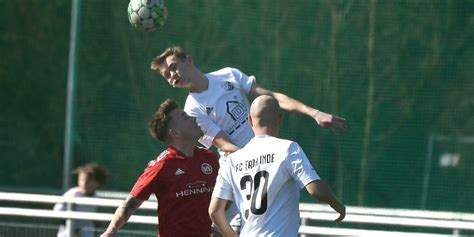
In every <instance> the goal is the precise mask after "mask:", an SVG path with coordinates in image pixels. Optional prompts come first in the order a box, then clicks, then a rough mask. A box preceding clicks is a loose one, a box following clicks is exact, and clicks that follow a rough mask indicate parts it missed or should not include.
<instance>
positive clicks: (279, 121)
mask: <svg viewBox="0 0 474 237" xmlns="http://www.w3.org/2000/svg"><path fill="white" fill-rule="evenodd" d="M277 119H278V121H277V122H278V125H280V124H281V123H283V114H282V113H280V114H279V115H278V118H277Z"/></svg>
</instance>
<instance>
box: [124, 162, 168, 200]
mask: <svg viewBox="0 0 474 237" xmlns="http://www.w3.org/2000/svg"><path fill="white" fill-rule="evenodd" d="M163 165H164V162H156V161H154V160H152V161H150V163H148V166H147V167H146V169H145V170H144V171H143V173H142V174H141V175H140V177H139V178H138V180H137V182H136V183H135V185H134V186H133V188H132V191H130V195H132V196H134V197H136V198H139V199H141V200H148V198H149V197H150V195H151V194H152V193H156V192H158V191H159V190H160V182H159V181H160V175H159V174H160V170H161V169H162V168H163Z"/></svg>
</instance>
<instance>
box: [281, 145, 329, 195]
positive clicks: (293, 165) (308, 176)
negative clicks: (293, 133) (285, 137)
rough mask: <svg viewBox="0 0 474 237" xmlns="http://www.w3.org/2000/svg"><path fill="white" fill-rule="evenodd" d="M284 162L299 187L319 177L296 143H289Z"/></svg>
mask: <svg viewBox="0 0 474 237" xmlns="http://www.w3.org/2000/svg"><path fill="white" fill-rule="evenodd" d="M286 162H287V164H286V168H287V171H288V172H289V173H290V175H291V176H292V177H293V179H295V180H297V181H298V182H299V184H300V188H303V187H304V186H306V185H307V184H309V183H310V182H312V181H315V180H319V179H321V178H320V177H319V175H318V174H317V173H316V170H315V169H314V168H313V166H312V165H311V163H310V162H309V160H308V157H307V156H306V154H305V153H304V151H303V149H301V147H300V146H299V145H298V143H295V142H293V143H291V145H290V147H289V149H288V158H287V160H286Z"/></svg>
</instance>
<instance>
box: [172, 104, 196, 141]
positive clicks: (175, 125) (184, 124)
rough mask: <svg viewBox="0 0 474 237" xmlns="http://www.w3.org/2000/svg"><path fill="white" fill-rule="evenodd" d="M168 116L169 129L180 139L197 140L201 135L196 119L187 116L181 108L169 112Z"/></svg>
mask: <svg viewBox="0 0 474 237" xmlns="http://www.w3.org/2000/svg"><path fill="white" fill-rule="evenodd" d="M169 116H171V121H170V128H171V129H172V130H175V132H176V133H177V134H178V135H179V136H181V137H182V138H185V139H198V138H200V137H201V136H202V135H203V132H202V130H201V128H200V127H199V126H198V124H197V123H196V118H195V117H191V116H189V115H188V114H186V112H184V111H183V110H182V109H181V108H178V109H175V110H173V111H171V112H170V113H169Z"/></svg>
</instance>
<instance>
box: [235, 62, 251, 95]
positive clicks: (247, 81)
mask: <svg viewBox="0 0 474 237" xmlns="http://www.w3.org/2000/svg"><path fill="white" fill-rule="evenodd" d="M232 74H234V78H235V79H236V80H237V84H238V86H239V88H241V90H242V91H244V92H245V93H247V94H248V93H249V91H250V89H251V88H252V85H253V84H254V83H255V82H256V78H255V76H247V75H246V74H245V73H243V72H241V71H239V70H238V69H235V68H233V69H232Z"/></svg>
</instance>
